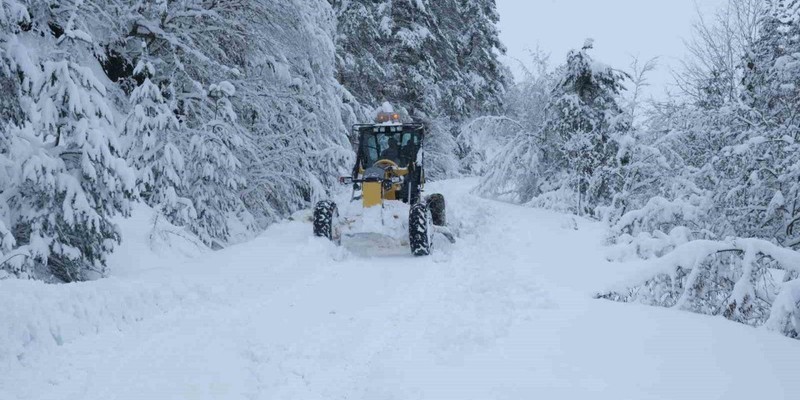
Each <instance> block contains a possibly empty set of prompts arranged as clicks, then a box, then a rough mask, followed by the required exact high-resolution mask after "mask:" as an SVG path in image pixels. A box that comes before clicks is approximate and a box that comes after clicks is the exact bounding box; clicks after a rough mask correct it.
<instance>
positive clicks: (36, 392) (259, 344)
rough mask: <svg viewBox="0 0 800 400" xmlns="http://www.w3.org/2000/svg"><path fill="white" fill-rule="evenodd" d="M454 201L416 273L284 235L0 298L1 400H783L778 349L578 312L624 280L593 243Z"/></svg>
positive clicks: (658, 317) (612, 306)
mask: <svg viewBox="0 0 800 400" xmlns="http://www.w3.org/2000/svg"><path fill="white" fill-rule="evenodd" d="M473 184H474V181H471V180H459V181H450V182H444V183H441V184H439V185H436V186H437V187H436V188H435V189H437V191H441V192H443V193H444V194H445V195H446V197H447V199H448V207H449V210H448V212H449V213H450V214H451V217H450V219H451V221H457V223H458V224H460V226H458V227H457V230H458V231H459V234H460V238H459V241H458V243H456V244H455V245H449V244H447V243H444V242H443V241H439V242H438V243H437V245H438V248H437V254H436V255H434V256H432V257H428V258H413V257H411V256H410V255H408V256H406V255H402V256H388V257H373V258H367V257H364V256H363V255H362V256H356V255H354V254H351V253H349V252H347V251H345V250H343V249H340V248H337V247H335V246H334V245H332V244H331V243H328V242H326V241H324V240H322V239H317V238H313V237H311V227H310V224H309V223H308V222H306V221H290V222H285V223H281V224H277V225H274V226H273V227H271V228H270V229H269V230H268V231H267V232H265V233H264V234H263V235H261V236H260V237H259V238H258V239H256V240H254V241H251V242H249V243H246V244H242V245H238V246H234V247H232V248H229V249H226V250H223V251H220V252H216V253H206V254H202V255H199V256H197V257H195V258H193V259H192V260H190V261H184V262H175V261H174V260H172V259H169V258H165V259H152V260H150V259H147V265H148V268H120V269H119V270H118V271H117V273H116V274H115V276H114V277H112V278H109V279H105V280H101V281H97V282H89V283H82V284H76V285H60V286H47V285H42V284H38V283H35V282H11V281H3V282H0V304H3V306H2V307H5V308H6V309H5V310H2V311H0V339H4V340H6V345H5V346H6V348H5V349H3V346H4V343H3V342H0V399H17V398H21V399H97V400H113V399H304V400H310V399H387V400H388V399H398V400H399V399H458V400H465V399H531V398H565V399H585V398H592V399H605V398H608V399H679V398H703V399H717V398H719V399H722V398H725V399H751V398H770V399H784V398H785V399H790V398H798V397H797V396H800V379H798V372H800V364H798V363H797V361H798V360H800V344H798V342H797V341H792V340H790V339H786V338H783V337H781V336H779V335H777V334H775V333H770V332H767V331H763V330H756V329H752V328H749V327H746V326H742V325H737V324H734V323H730V322H727V321H725V320H724V319H721V318H711V317H707V316H699V315H692V314H689V313H685V312H678V311H672V310H665V309H657V308H650V307H644V306H637V305H630V304H618V303H612V302H607V301H601V300H593V299H592V295H593V294H594V293H595V292H597V291H599V290H602V289H604V288H605V287H607V286H609V285H612V284H614V282H616V281H617V280H618V279H619V275H620V274H625V273H626V272H627V271H626V270H625V269H626V268H631V266H624V265H618V264H611V263H608V262H606V261H604V249H603V246H602V242H603V230H602V227H601V226H600V225H599V224H594V223H591V222H587V221H583V220H579V219H575V218H572V217H568V216H563V215H560V214H556V213H551V212H547V211H542V210H536V209H530V208H524V207H519V206H514V205H510V204H504V203H498V202H493V201H488V200H484V199H479V198H477V197H475V196H473V195H470V194H469V189H470V188H471V186H472V185H473ZM123 250H124V251H123V253H124V254H117V255H115V258H114V260H117V262H118V263H120V264H124V260H126V259H127V260H130V259H136V258H142V257H145V254H144V253H146V250H144V249H142V248H137V247H136V246H126V247H123ZM151 258H152V257H151ZM139 264H140V265H141V263H139ZM112 268H113V265H112ZM76 304H77V305H76ZM31 315H33V316H31ZM3 324H7V325H8V329H5V327H4V326H3Z"/></svg>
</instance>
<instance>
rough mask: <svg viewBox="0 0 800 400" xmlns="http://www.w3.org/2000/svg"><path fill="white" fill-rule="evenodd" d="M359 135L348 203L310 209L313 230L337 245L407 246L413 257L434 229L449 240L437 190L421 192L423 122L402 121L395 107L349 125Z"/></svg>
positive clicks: (427, 249)
mask: <svg viewBox="0 0 800 400" xmlns="http://www.w3.org/2000/svg"><path fill="white" fill-rule="evenodd" d="M353 131H354V133H355V134H356V135H357V137H358V149H357V153H356V162H355V165H354V166H353V170H352V173H351V176H346V177H341V178H339V182H340V183H341V184H344V185H352V189H353V190H352V195H351V197H350V201H349V204H346V205H344V207H343V208H342V209H341V210H340V209H339V207H338V205H337V204H336V203H335V202H334V201H332V200H323V201H320V202H319V203H317V205H316V207H315V208H314V217H313V218H314V221H313V222H314V235H315V236H319V237H325V238H328V239H330V240H333V241H334V242H336V243H339V244H341V243H342V241H343V240H347V241H352V242H356V243H357V244H359V245H360V246H362V247H363V246H365V245H366V246H371V247H391V246H395V245H397V244H399V245H400V246H408V248H410V250H411V253H412V254H413V255H415V256H426V255H429V254H431V251H432V245H433V235H434V232H435V231H437V230H438V231H440V232H442V233H443V234H444V235H445V237H447V238H448V239H449V240H450V241H453V240H454V239H453V236H452V234H450V233H449V232H448V231H446V229H442V228H443V227H445V225H446V218H445V200H444V196H442V195H441V194H432V195H429V196H424V195H423V193H424V187H425V153H424V151H423V142H424V140H425V126H424V125H423V124H419V123H403V122H401V121H400V115H399V114H398V113H394V112H380V113H378V116H377V118H376V122H375V123H373V124H363V125H355V126H353Z"/></svg>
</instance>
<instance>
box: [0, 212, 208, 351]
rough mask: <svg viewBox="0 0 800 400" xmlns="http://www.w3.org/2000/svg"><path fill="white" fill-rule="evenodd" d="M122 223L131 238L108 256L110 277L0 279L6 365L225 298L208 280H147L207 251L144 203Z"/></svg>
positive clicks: (1, 348) (0, 337) (1, 337)
mask: <svg viewBox="0 0 800 400" xmlns="http://www.w3.org/2000/svg"><path fill="white" fill-rule="evenodd" d="M116 222H117V223H119V225H120V226H121V231H122V234H123V235H124V238H125V239H124V240H123V242H122V245H121V246H119V247H118V248H117V249H116V251H115V252H114V253H113V254H112V255H110V256H109V262H110V264H111V265H112V266H113V267H114V273H113V276H112V277H110V278H107V279H104V280H100V281H93V282H83V283H72V284H62V285H49V284H45V283H43V282H40V281H32V280H17V279H9V280H0V303H2V304H3V305H4V307H2V308H0V321H2V323H3V326H4V328H3V329H0V343H3V345H2V346H0V364H4V363H12V362H13V360H14V359H16V360H18V361H19V362H25V360H26V358H27V357H28V354H29V353H32V352H33V353H41V352H44V353H46V352H50V351H54V350H55V349H56V348H58V347H59V346H63V345H65V344H68V343H71V342H74V341H75V340H78V339H79V338H81V337H84V336H91V335H96V334H98V333H101V332H108V331H124V330H126V329H128V327H129V326H130V325H132V324H136V323H138V322H139V321H142V320H144V319H150V318H152V317H153V316H155V315H161V314H164V313H167V312H169V311H172V310H176V309H177V308H179V307H181V306H183V305H186V304H197V303H201V302H209V303H211V302H218V301H220V299H219V297H218V296H216V295H215V290H214V287H213V285H211V284H209V283H200V282H194V283H189V282H185V281H181V280H164V281H155V282H154V281H152V280H150V279H143V275H146V274H147V273H148V272H149V271H154V270H157V269H159V268H171V267H172V268H174V266H175V265H178V264H180V263H184V262H187V261H189V260H190V258H189V257H190V255H194V256H198V255H200V254H203V253H204V252H207V251H208V250H204V249H205V247H204V246H203V245H202V243H201V242H200V241H199V240H198V239H196V238H192V237H191V236H188V235H187V234H186V232H185V231H182V230H180V229H179V228H176V227H174V226H171V225H169V224H167V223H166V222H164V218H163V217H162V216H160V215H159V213H157V212H155V211H154V210H152V209H150V208H148V207H145V206H142V205H139V206H137V207H136V208H135V209H134V212H133V214H132V217H131V218H129V219H122V218H118V220H117V221H116ZM175 235H187V236H175Z"/></svg>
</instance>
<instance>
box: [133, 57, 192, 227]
mask: <svg viewBox="0 0 800 400" xmlns="http://www.w3.org/2000/svg"><path fill="white" fill-rule="evenodd" d="M133 74H134V76H135V77H136V78H138V79H140V80H141V81H142V83H141V84H140V85H138V86H137V87H136V88H135V89H133V91H132V92H131V96H130V102H131V109H130V111H129V114H128V117H127V118H126V120H125V122H124V124H123V130H122V139H123V140H124V141H125V142H126V143H125V148H126V150H127V155H126V157H127V159H128V160H130V162H131V164H132V166H133V167H134V168H135V169H136V170H137V171H138V174H137V179H136V184H137V188H138V190H139V195H140V196H141V198H142V200H143V201H144V202H145V203H147V204H148V205H150V206H152V207H153V208H156V209H158V210H159V211H160V212H161V213H162V214H163V215H164V216H165V217H167V218H168V219H169V220H170V221H171V222H172V223H173V224H177V225H181V226H185V225H189V224H191V221H192V219H194V218H197V213H196V211H195V209H194V205H193V203H192V201H191V200H190V199H189V198H187V197H186V196H187V195H188V192H187V184H186V176H185V166H186V161H185V156H184V154H183V152H182V151H181V150H180V149H181V148H184V149H186V145H185V143H182V142H181V141H186V138H182V137H181V126H180V122H179V121H178V119H177V118H176V117H175V114H173V112H172V110H171V109H170V107H169V105H168V104H167V102H166V99H165V98H164V95H163V94H162V93H161V88H159V87H158V86H156V84H155V83H154V82H153V81H152V78H153V76H155V67H154V66H153V64H152V63H151V62H149V61H145V60H140V61H139V63H138V64H137V65H136V68H135V69H134V71H133Z"/></svg>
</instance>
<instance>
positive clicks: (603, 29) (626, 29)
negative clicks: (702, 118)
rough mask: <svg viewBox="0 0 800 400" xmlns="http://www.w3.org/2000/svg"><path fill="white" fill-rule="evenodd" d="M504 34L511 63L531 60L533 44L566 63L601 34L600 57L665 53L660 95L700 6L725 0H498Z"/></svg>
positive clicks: (619, 59) (616, 62) (626, 59)
mask: <svg viewBox="0 0 800 400" xmlns="http://www.w3.org/2000/svg"><path fill="white" fill-rule="evenodd" d="M496 1H497V8H498V10H499V12H500V30H501V34H500V37H501V39H502V40H503V43H505V45H506V47H507V48H508V57H507V59H506V61H507V63H508V64H509V65H510V66H511V67H512V68H513V69H516V70H517V71H518V70H519V69H518V68H517V66H516V65H517V63H516V61H513V59H514V58H516V59H520V60H523V61H528V60H529V57H528V54H529V52H528V49H533V48H536V47H537V45H538V47H539V48H541V49H542V50H544V51H546V52H547V53H550V61H551V64H553V65H556V64H561V63H563V62H564V60H565V58H566V54H567V52H568V51H569V50H570V49H573V48H577V47H580V46H582V45H583V43H584V40H585V39H586V38H593V39H595V44H594V51H593V55H594V56H595V59H597V60H598V61H601V62H604V63H606V64H609V65H611V66H613V67H615V68H619V69H624V70H627V69H628V68H627V67H628V65H629V64H630V61H631V56H632V55H638V56H639V57H640V58H641V59H643V60H646V59H649V58H652V57H655V56H658V57H659V58H660V68H659V70H657V71H655V72H654V73H653V74H652V75H651V78H650V80H651V81H652V82H651V83H652V85H653V87H652V88H651V90H650V91H651V93H655V94H656V95H659V96H660V94H661V93H663V91H664V89H665V88H666V87H667V86H668V85H669V84H670V83H671V82H672V79H671V74H670V68H676V67H677V66H678V62H677V61H678V59H680V58H681V57H682V56H683V55H684V54H685V46H684V44H683V39H685V38H687V37H689V36H690V34H691V24H692V22H693V21H694V20H695V18H696V15H697V13H696V7H699V8H700V9H701V10H703V12H713V11H714V10H715V9H716V8H717V7H718V6H719V5H721V4H722V3H723V2H724V0H496Z"/></svg>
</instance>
